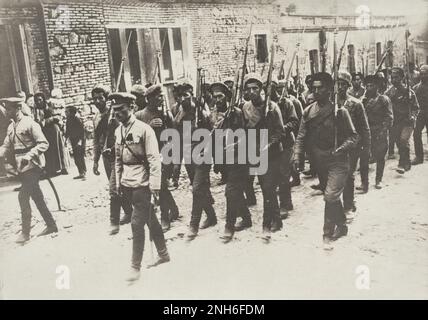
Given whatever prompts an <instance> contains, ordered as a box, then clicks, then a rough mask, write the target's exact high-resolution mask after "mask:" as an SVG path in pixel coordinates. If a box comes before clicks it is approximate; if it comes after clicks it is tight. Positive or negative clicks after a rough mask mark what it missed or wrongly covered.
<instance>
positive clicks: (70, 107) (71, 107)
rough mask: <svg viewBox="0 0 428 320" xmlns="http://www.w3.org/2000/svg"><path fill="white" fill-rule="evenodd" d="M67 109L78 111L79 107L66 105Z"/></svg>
mask: <svg viewBox="0 0 428 320" xmlns="http://www.w3.org/2000/svg"><path fill="white" fill-rule="evenodd" d="M65 109H66V110H70V111H74V112H77V108H76V107H75V106H66V107H65Z"/></svg>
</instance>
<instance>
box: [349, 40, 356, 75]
mask: <svg viewBox="0 0 428 320" xmlns="http://www.w3.org/2000/svg"><path fill="white" fill-rule="evenodd" d="M355 69H356V67H355V47H354V45H353V44H350V45H348V72H349V73H351V74H352V73H354V72H355Z"/></svg>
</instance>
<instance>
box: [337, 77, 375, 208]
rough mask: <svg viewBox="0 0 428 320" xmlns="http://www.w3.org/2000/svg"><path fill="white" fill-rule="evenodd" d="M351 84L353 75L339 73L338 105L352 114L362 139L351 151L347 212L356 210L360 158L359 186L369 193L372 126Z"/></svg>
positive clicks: (346, 194)
mask: <svg viewBox="0 0 428 320" xmlns="http://www.w3.org/2000/svg"><path fill="white" fill-rule="evenodd" d="M350 86H351V76H350V75H349V73H347V72H339V74H338V98H337V100H338V105H339V107H341V108H346V109H347V110H348V112H349V115H350V116H351V120H352V123H353V124H354V127H355V130H356V131H357V133H358V135H359V137H360V141H359V143H358V144H357V145H356V146H355V148H353V149H352V150H350V152H349V164H350V167H349V174H348V179H347V181H346V185H345V190H344V191H343V206H344V209H345V212H348V211H351V210H352V211H355V210H356V207H355V201H354V187H355V186H354V180H355V177H354V174H355V170H356V168H357V163H358V160H360V173H361V187H360V188H357V189H358V190H362V192H363V193H367V192H368V189H369V161H370V127H369V123H368V121H367V115H366V111H365V110H364V107H363V104H362V103H361V101H360V100H358V99H356V98H354V97H352V96H350V95H349V94H348V93H347V91H348V89H349V87H350Z"/></svg>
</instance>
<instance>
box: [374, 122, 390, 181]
mask: <svg viewBox="0 0 428 320" xmlns="http://www.w3.org/2000/svg"><path fill="white" fill-rule="evenodd" d="M370 130H371V132H372V141H371V154H372V157H373V159H374V160H375V161H376V183H378V182H381V181H382V178H383V172H384V170H385V156H386V153H387V152H388V135H387V130H386V129H385V130H375V129H374V128H370Z"/></svg>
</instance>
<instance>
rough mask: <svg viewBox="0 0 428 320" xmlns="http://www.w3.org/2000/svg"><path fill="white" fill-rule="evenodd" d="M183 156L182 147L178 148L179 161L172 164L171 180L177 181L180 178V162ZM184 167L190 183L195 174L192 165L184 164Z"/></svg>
mask: <svg viewBox="0 0 428 320" xmlns="http://www.w3.org/2000/svg"><path fill="white" fill-rule="evenodd" d="M183 158H184V153H183V149H181V150H180V163H179V164H174V167H173V172H172V180H173V181H175V182H178V180H179V179H180V173H181V164H182V162H183ZM184 167H185V168H186V171H187V175H188V177H189V180H190V184H192V183H193V176H194V175H195V172H194V165H193V164H185V165H184Z"/></svg>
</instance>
